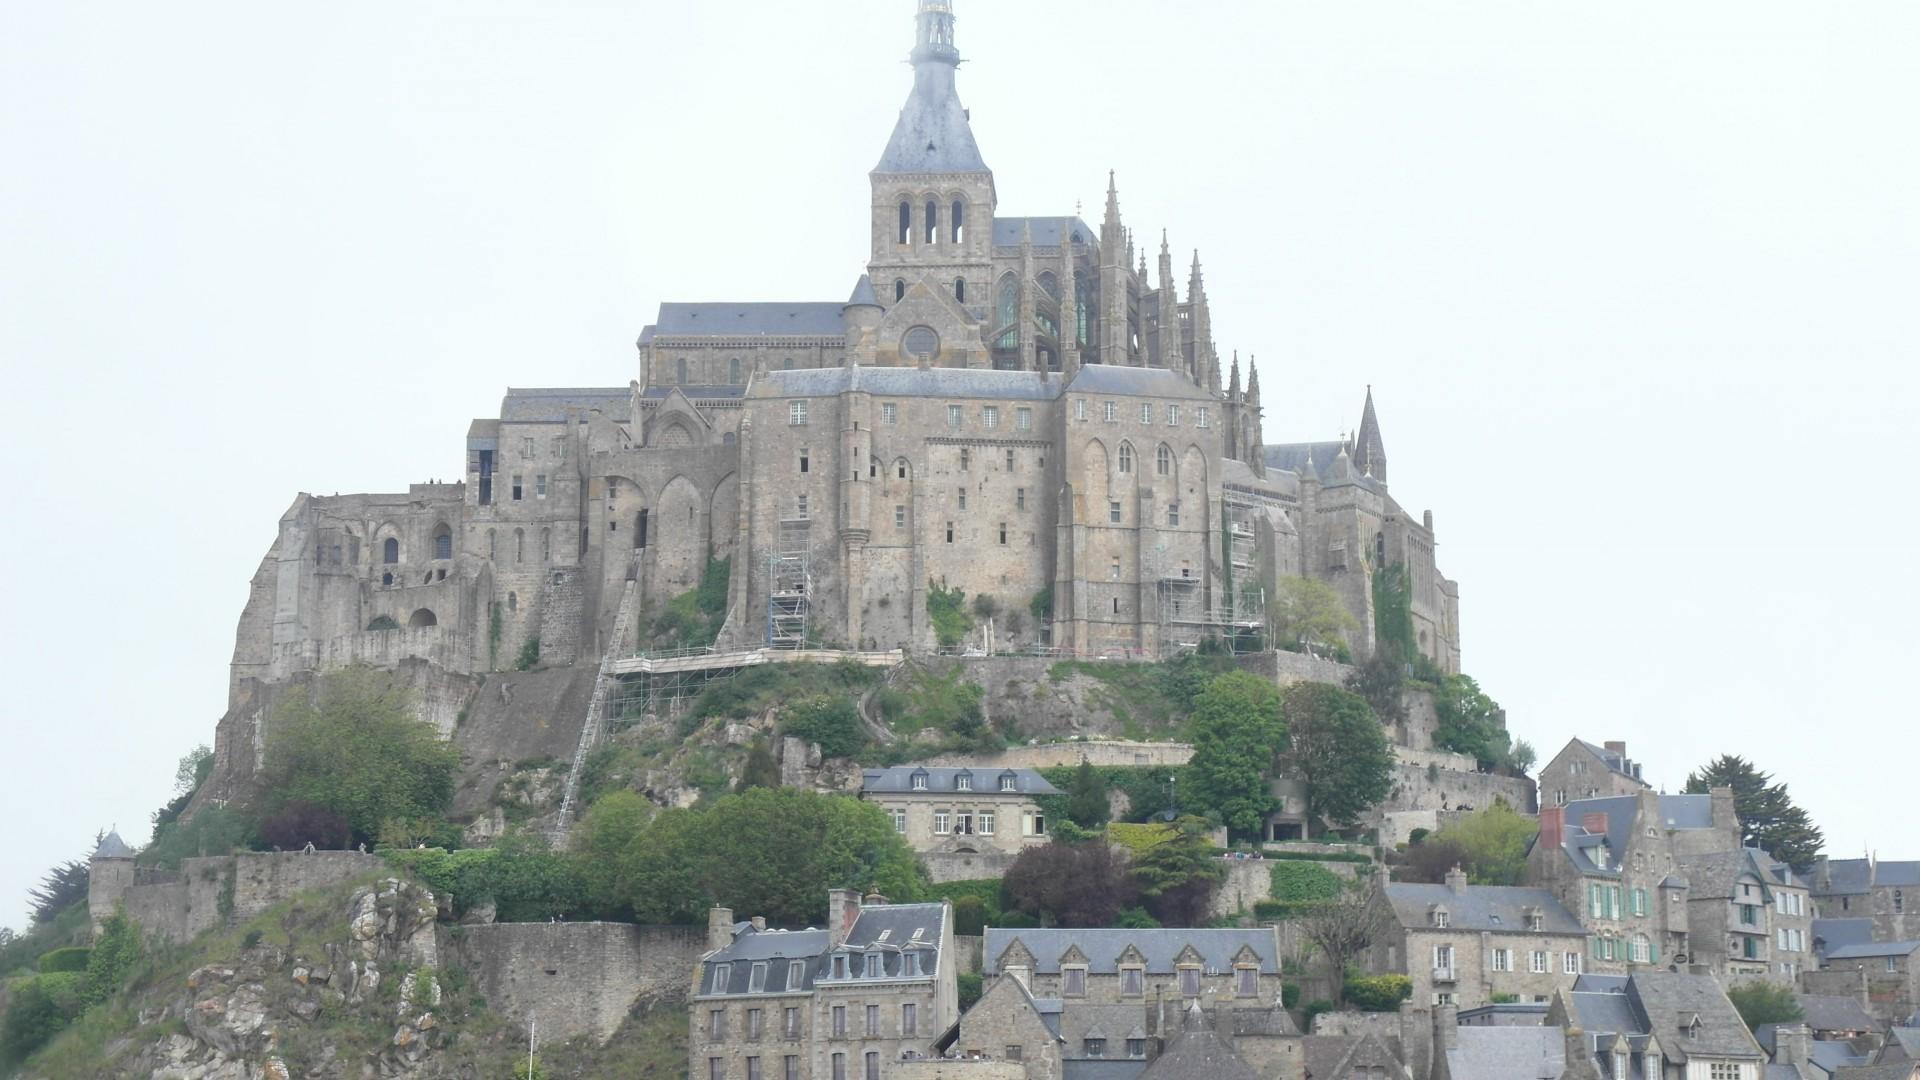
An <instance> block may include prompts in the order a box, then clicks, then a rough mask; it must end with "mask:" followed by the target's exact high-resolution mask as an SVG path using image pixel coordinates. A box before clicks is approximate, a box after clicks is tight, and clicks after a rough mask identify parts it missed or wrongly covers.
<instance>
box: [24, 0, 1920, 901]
mask: <svg viewBox="0 0 1920 1080" xmlns="http://www.w3.org/2000/svg"><path fill="white" fill-rule="evenodd" d="M912 8H913V4H912V0H835V2H833V3H814V4H797V3H791V2H788V3H769V2H759V0H752V2H745V0H736V2H733V3H728V4H684V3H675V4H667V3H657V2H637V0H625V2H618V3H616V2H612V0H600V2H589V0H576V2H570V3H544V4H527V3H520V4H508V3H498V2H484V0H458V2H454V0H437V2H435V0H411V2H409V3H405V4H396V3H391V2H382V3H374V2H366V0H359V2H338V3H331V4H324V5H315V4H286V3H276V4H265V3H259V2H257V0H240V2H233V3H226V4H216V3H205V2H177V3H169V4H154V3H147V2H125V3H107V2H92V0H62V2H58V3H35V2H31V0H0V147H4V150H3V151H0V155H3V158H4V165H0V357H3V358H4V360H5V365H6V375H7V379H6V386H5V391H4V394H0V409H4V417H3V419H4V427H3V428H0V430H4V432H5V436H4V437H5V442H6V447H7V450H8V453H7V455H6V456H7V459H8V463H9V465H10V466H11V468H10V469H9V475H11V477H12V480H11V484H12V486H13V492H14V494H13V497H12V498H11V499H10V500H9V502H8V504H7V505H8V506H9V511H8V513H7V515H6V521H7V527H6V528H5V529H0V557H3V558H4V565H5V566H6V567H7V570H8V576H7V584H6V593H5V602H4V605H0V620H4V635H5V638H4V642H3V643H0V665H4V671H3V672H0V674H4V683H3V684H0V685H3V686H4V692H5V695H6V698H5V704H4V706H3V707H4V709H5V712H4V714H3V715H4V716H5V721H4V723H5V736H6V738H5V742H4V744H3V745H4V748H5V756H4V761H5V769H6V776H5V781H4V782H3V783H0V923H8V922H11V923H15V924H18V923H19V922H20V921H21V920H22V918H23V916H22V915H21V912H22V910H23V909H22V907H21V903H22V900H23V895H24V891H25V889H26V888H27V886H28V885H29V884H30V882H31V881H32V880H33V879H35V878H36V877H37V876H38V875H39V874H40V873H41V872H42V871H43V870H44V869H45V868H46V867H47V866H48V865H50V864H51V863H54V862H56V861H58V860H61V859H64V858H70V857H74V856H77V855H80V854H82V853H83V852H84V851H86V850H87V849H88V846H89V843H90V840H91V838H92V836H93V834H94V832H95V830H97V829H100V828H104V827H107V826H111V825H115V824H117V825H118V826H119V827H120V829H121V831H122V832H123V833H124V834H125V835H126V837H127V839H128V840H130V841H132V842H134V843H136V844H137V843H142V842H144V841H145V840H146V838H147V835H148V816H149V814H150V813H151V812H152V810H153V809H154V808H155V807H157V806H159V805H161V804H162V803H163V802H165V801H166V799H167V798H168V796H169V794H170V791H169V788H170V785H171V782H172V777H173V765H174V761H175V760H176V759H177V758H178V757H179V756H180V755H181V754H182V753H184V752H186V751H187V750H188V749H190V748H191V747H193V746H194V745H195V744H196V743H202V742H211V741H212V738H213V728H214V721H215V720H216V718H218V716H219V715H220V713H221V712H222V710H223V709H224V707H225V701H226V684H227V663H228V661H229V659H230V657H231V652H232V646H233V632H234V626H235V622H236V619H237V618H238V616H239V614H240V609H241V605H242V603H243V602H244V601H245V598H246V592H247V582H248V579H249V577H250V576H251V575H252V574H253V572H254V569H255V568H256V566H257V565H258V563H259V560H260V558H261V557H262V555H264V554H265V552H266V550H267V547H268V545H269V544H270V543H271V542H272V540H273V538H274V532H275V522H276V520H277V519H278V517H279V515H280V514H281V513H282V512H283V511H284V510H285V509H286V507H287V506H288V504H289V503H290V502H291V501H292V500H293V498H294V496H295V494H296V493H298V492H301V491H310V492H316V493H327V494H331V493H333V492H336V491H338V492H348V491H403V490H405V486H406V484H407V483H408V482H410V481H421V480H426V479H430V478H448V479H452V478H458V477H459V476H460V474H461V470H462V458H463V449H462V448H463V437H464V434H465V431H466V425H467V422H468V420H469V419H470V418H472V417H476V416H490V415H497V409H498V404H499V399H500V396H501V393H502V391H503V390H504V389H505V388H506V387H507V386H510V385H512V386H621V385H625V384H626V383H627V382H628V380H630V379H632V378H633V377H635V375H636V372H637V367H636V360H635V353H634V348H633V344H632V343H633V340H634V338H635V337H636V336H637V335H638V333H639V331H640V328H641V327H642V326H643V325H645V324H646V323H647V322H648V321H650V319H651V316H652V313H653V311H654V310H655V305H657V304H658V303H659V302H661V301H663V300H815V299H822V300H837V299H841V298H844V297H845V296H846V295H847V293H848V292H849V290H850V289H851V287H852V285H853V282H854V279H855V278H856V277H857V276H858V275H859V273H860V272H861V269H862V262H863V260H864V257H865V252H866V245H867V235H866V228H867V226H866V220H867V205H868V203H867V200H868V189H867V178H866V172H867V170H868V169H870V168H871V167H872V166H873V164H874V162H875V161H876V160H877V159H878V157H879V154H880V151H881V149H882V147H883V146H884V145H885V142H886V139H887V135H888V133H889V131H890V130H891V126H892V123H893V120H894V116H895V114H896V112H897V110H898V109H899V106H900V103H901V102H902V101H903V100H904V98H905V96H906V93H907V89H908V86H909V84H910V79H909V69H908V68H906V67H905V66H904V65H903V64H902V60H903V58H904V56H905V54H906V51H907V49H908V48H909V47H910V45H911V39H912V25H911V14H912ZM957 8H958V13H959V16H960V18H959V23H958V38H959V45H960V48H961V50H962V52H963V53H964V55H965V56H966V57H967V59H968V62H967V64H966V66H965V67H964V68H963V69H962V72H961V76H960V90H961V94H962V96H963V98H964V100H965V101H966V103H967V104H968V105H969V106H970V107H971V108H972V111H973V123H974V131H975V133H976V135H977V137H978V139H979V142H980V146H981V149H982V152H983V153H984V154H985V156H986V159H987V161H988V164H990V165H991V166H992V167H993V168H994V170H995V176H996V183H997V186H998V189H999V195H1000V209H1001V211H1002V212H1003V213H1006V214H1010V215H1019V214H1061V213H1071V212H1072V211H1073V210H1074V208H1075V207H1076V206H1084V207H1085V213H1086V215H1087V216H1088V217H1089V218H1090V219H1091V220H1094V221H1096V222H1097V220H1098V214H1099V213H1100V210H1101V205H1102V199H1103V196H1104V192H1105V189H1106V179H1107V170H1108V169H1109V168H1112V169H1116V170H1118V173H1119V185H1120V193H1121V200H1122V210H1123V212H1124V214H1125V216H1126V221H1127V223H1128V224H1129V225H1130V226H1132V227H1133V228H1135V229H1137V230H1138V231H1139V234H1140V236H1141V237H1142V238H1143V240H1144V239H1146V238H1149V237H1151V238H1152V239H1153V240H1155V241H1157V239H1158V237H1159V235H1160V230H1161V229H1162V228H1163V227H1164V228H1167V229H1169V230H1170V231H1171V235H1172V238H1173V244H1174V246H1175V248H1176V249H1177V250H1178V252H1179V253H1180V263H1181V265H1183V266H1184V265H1185V263H1186V261H1187V259H1188V258H1190V257H1191V253H1192V250H1193V249H1194V248H1196V247H1198V248H1199V249H1200V250H1201V257H1202V259H1203V260H1204V263H1205V268H1206V277H1207V288H1208V293H1209V295H1210V296H1211V298H1212V302H1213V325H1214V329H1215V333H1216V335H1217V338H1218V342H1219V345H1220V347H1221V348H1222V349H1223V350H1234V349H1237V350H1239V352H1240V354H1241V356H1242V359H1243V360H1244V359H1245V358H1246V357H1248V356H1250V355H1254V354H1257V355H1258V356H1259V363H1260V371H1261V382H1262V391H1263V395H1264V399H1265V404H1266V409H1267V415H1266V428H1265V430H1266V438H1267V441H1268V442H1283V441H1294V440H1304V439H1309V438H1332V437H1338V436H1340V435H1341V434H1343V433H1344V432H1346V431H1348V430H1349V429H1350V428H1352V427H1353V426H1354V425H1355V423H1356V422H1357V420H1358V416H1359V409H1360V404H1361V399H1362V395H1363V393H1364V390H1365V387H1366V386H1367V385H1368V384H1369V383H1371V384H1372V385H1373V387H1374V391H1375V395H1376V399H1377V401H1378V405H1379V410H1380V417H1381V423H1382V425H1383V430H1384V433H1385V440H1386V446H1387V451H1388V455H1389V457H1390V459H1391V463H1392V464H1391V475H1392V480H1393V491H1394V493H1395V495H1396V497H1397V498H1398V499H1399V500H1400V502H1401V503H1402V504H1404V505H1405V506H1407V507H1408V508H1409V509H1410V510H1413V511H1414V512H1416V513H1417V512H1419V511H1420V510H1422V509H1426V508H1431V509H1432V510H1433V512H1434V518H1435V527H1436V529H1437V530H1438V538H1439V541H1440V551H1439V557H1440V560H1441V564H1442V567H1443V569H1444V570H1445V572H1446V573H1447V574H1448V575H1449V576H1451V577H1453V578H1455V579H1457V580H1458V581H1459V583H1460V595H1461V609H1462V632H1463V635H1464V639H1465V667H1466V670H1467V671H1468V672H1469V673H1471V674H1473V675H1474V676H1475V677H1477V678H1478V679H1479V680H1480V681H1481V683H1482V684H1483V685H1484V686H1485V688H1486V689H1487V690H1488V691H1489V692H1490V693H1492V694H1493V696H1494V697H1496V698H1497V699H1499V700H1500V701H1501V702H1502V703H1503V704H1504V705H1506V707H1507V708H1508V710H1509V717H1510V723H1511V726H1512V728H1513V730H1514V731H1515V733H1516V734H1517V735H1519V736H1521V737H1524V738H1526V739H1528V740H1530V741H1531V742H1532V743H1533V744H1534V745H1535V746H1536V747H1538V748H1539V749H1540V751H1541V754H1542V758H1543V759H1544V758H1546V757H1548V756H1551V754H1552V753H1553V752H1554V751H1555V750H1557V749H1558V748H1559V747H1560V746H1562V745H1564V744H1565V742H1566V741H1567V739H1568V738H1569V737H1571V736H1574V735H1579V736H1582V737H1585V738H1587V739H1590V740H1594V741H1600V740H1603V739H1618V738H1624V739H1626V740H1627V741H1628V743H1629V744H1630V751H1631V752H1632V753H1633V754H1634V756H1636V757H1639V758H1641V759H1643V760H1644V761H1645V762H1646V767H1647V776H1648V777H1649V779H1651V780H1652V781H1653V782H1655V783H1656V784H1660V785H1665V786H1668V787H1669V788H1677V787H1678V786H1679V785H1680V784H1681V783H1683V782H1684V780H1685V778H1686V774H1687V772H1688V770H1689V769H1691V768H1693V767H1696V766H1697V765H1699V764H1700V763H1702V762H1704V761H1705V760H1706V759H1708V758H1709V757H1711V756H1713V755H1715V754H1717V753H1721V752H1737V753H1742V754H1746V755H1748V756H1750V757H1752V758H1754V759H1756V760H1757V761H1759V762H1760V764H1761V765H1762V766H1763V767H1765V768H1768V769H1771V770H1773V771H1774V772H1776V773H1777V774H1778V775H1779V776H1780V777H1782V778H1783V779H1785V780H1786V781H1788V782H1789V783H1790V784H1791V786H1792V792H1793V794H1794V795H1795V797H1796V798H1797V799H1798V800H1799V801H1800V802H1801V803H1802V804H1803V805H1805V806H1806V807H1807V808H1808V809H1809V810H1810V811H1811V812H1812V813H1813V815H1814V817H1815V819H1816V820H1817V821H1819V822H1820V823H1821V824H1822V825H1823V826H1825V828H1826V830H1827V836H1828V841H1829V845H1830V848H1831V849H1832V850H1833V851H1834V852H1835V853H1837V854H1841V855H1858V854H1860V853H1861V852H1862V851H1863V850H1866V849H1878V850H1879V851H1880V852H1881V853H1882V854H1883V855H1886V856H1888V857H1899V856H1903V855H1904V856H1908V857H1920V839H1916V838H1915V837H1914V835H1913V833H1912V831H1911V829H1910V828H1907V827H1906V826H1908V825H1909V824H1910V818H1911V815H1910V814H1899V813H1890V812H1889V811H1892V810H1894V809H1895V808H1896V807H1910V806H1911V805H1912V799H1911V790H1910V787H1909V786H1908V785H1910V784H1911V776H1912V763H1913V761H1914V760H1915V751H1916V749H1920V735H1917V734H1916V727H1915V707H1914V705H1913V703H1912V702H1913V688H1912V685H1911V682H1910V679H1909V677H1908V676H1909V673H1910V672H1911V671H1912V670H1913V654H1914V651H1915V644H1916V642H1915V637H1916V632H1915V629H1914V627H1915V625H1916V622H1915V617H1914V616H1915V608H1916V604H1917V603H1920V585H1916V575H1915V572H1914V569H1913V564H1914V562H1915V550H1914V549H1915V539H1914V537H1915V534H1916V526H1917V525H1920V523H1917V522H1916V520H1915V516H1916V515H1915V512H1914V509H1913V502H1912V498H1911V496H1910V494H1909V493H1908V492H1907V491H1906V490H1905V489H1904V487H1903V485H1902V482H1901V481H1900V479H1899V478H1900V477H1902V476H1910V475H1911V466H1912V464H1913V461H1912V458H1913V453H1912V450H1911V446H1912V442H1911V437H1910V436H1911V432H1910V428H1909V425H1911V424H1913V423H1914V417H1913V411H1914V404H1915V390H1916V381H1920V377H1916V375H1915V371H1914V365H1915V362H1916V359H1917V358H1920V348H1917V347H1916V346H1920V304H1917V303H1916V302H1915V301H1916V297H1920V219H1917V218H1916V211H1915V201H1916V194H1917V193H1920V135H1917V133H1920V122H1916V119H1915V114H1914V109H1915V105H1916V103H1917V102H1920V66H1916V65H1915V64H1914V62H1913V44H1914V42H1915V41H1916V40H1920V5H1916V4H1913V3H1911V2H1910V0H1880V2H1874V0H1857V2H1851V3H1845V4H1838V3H1834V4H1809V3H1805V2H1799V0H1796V2H1791V3H1778V2H1754V0H1739V2H1724V3H1722V2H1701V0H1689V2H1687V3H1678V4H1677V3H1673V2H1672V0H1658V2H1646V3H1623V2H1610V3H1605V4H1596V3H1565V2H1542V0H1512V2H1490V0H1477V2H1474V3H1470V4H1468V3H1431V2H1417V3H1416V2H1398V0H1394V2H1374V3H1349V2H1321V3H1312V4H1304V3H1299V2H1294V0H1278V2H1275V0H1258V2H1255V0H1229V2H1223V0H1208V2H1207V3H1205V4H1194V3H1180V4H1176V3H1172V2H1170V0H1153V2H1148V0H1102V2H1099V3H1093V2H1081V0H1074V2H1066V0H1049V2H1046V3H1036V2H1032V0H1025V2H1015V0H957ZM1202 11H1204V12H1205V13H1206V15H1205V17H1204V18H1202V17H1198V16H1197V15H1196V13H1197V12H1202ZM1155 250H1156V251H1157V248H1156V249H1155ZM1182 276H1183V281H1184V275H1182Z"/></svg>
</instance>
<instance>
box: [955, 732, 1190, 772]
mask: <svg viewBox="0 0 1920 1080" xmlns="http://www.w3.org/2000/svg"><path fill="white" fill-rule="evenodd" d="M1192 757H1193V745H1192V744H1191V743H1180V742H1134V741H1132V740H1130V739H1086V740H1082V741H1073V742H1052V743H1040V744H1039V745H1036V746H1010V747H1008V748H1007V749H1005V750H1002V751H1000V752H999V753H996V754H940V755H937V756H935V757H931V758H927V759H926V760H925V761H924V762H923V764H927V765H953V766H958V765H967V766H972V767H973V768H976V769H1051V768H1059V767H1061V766H1072V765H1078V764H1080V762H1081V761H1082V760H1083V759H1084V760H1086V761H1089V762H1092V763H1093V764H1094V765H1098V766H1102V767H1110V766H1147V767H1155V766H1175V765H1185V764H1186V763H1187V762H1188V761H1189V760H1191V759H1192Z"/></svg>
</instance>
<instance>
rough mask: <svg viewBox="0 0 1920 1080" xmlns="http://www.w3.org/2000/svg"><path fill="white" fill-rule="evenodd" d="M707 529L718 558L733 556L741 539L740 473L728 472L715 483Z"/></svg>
mask: <svg viewBox="0 0 1920 1080" xmlns="http://www.w3.org/2000/svg"><path fill="white" fill-rule="evenodd" d="M707 531H708V533H709V535H710V536H711V537H712V545H711V546H712V554H713V557H714V558H716V559H731V558H733V551H734V547H735V545H736V544H737V542H738V541H739V539H740V475H739V474H738V473H728V474H727V475H725V476H723V477H721V478H720V482H719V483H717V484H715V485H713V499H712V501H711V503H710V504H709V508H708V510H707Z"/></svg>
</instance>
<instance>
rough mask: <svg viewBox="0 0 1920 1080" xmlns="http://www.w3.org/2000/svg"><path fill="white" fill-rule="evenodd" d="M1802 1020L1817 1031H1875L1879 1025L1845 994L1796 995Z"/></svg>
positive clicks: (1857, 1002)
mask: <svg viewBox="0 0 1920 1080" xmlns="http://www.w3.org/2000/svg"><path fill="white" fill-rule="evenodd" d="M1794 1000H1795V1001H1797V1002H1799V1003H1800V1018H1801V1020H1802V1022H1804V1023H1805V1024H1806V1025H1807V1026H1808V1027H1810V1028H1812V1029H1813V1030H1815V1031H1873V1030H1874V1029H1876V1028H1877V1027H1879V1025H1878V1024H1876V1023H1875V1022H1874V1019H1873V1017H1871V1016H1869V1015H1867V1010H1865V1009H1863V1008H1861V1007H1860V1002H1859V1001H1858V1000H1857V999H1854V998H1851V997H1847V996H1845V995H1843V994H1795V995H1794Z"/></svg>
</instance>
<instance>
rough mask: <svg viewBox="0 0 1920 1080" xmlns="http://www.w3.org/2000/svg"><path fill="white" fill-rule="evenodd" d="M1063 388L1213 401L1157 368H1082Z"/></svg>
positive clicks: (1177, 375)
mask: <svg viewBox="0 0 1920 1080" xmlns="http://www.w3.org/2000/svg"><path fill="white" fill-rule="evenodd" d="M1028 377H1029V378H1031V377H1032V376H1028ZM1067 389H1068V390H1069V391H1072V392H1074V393H1082V394H1127V395H1131V396H1133V397H1184V398H1205V399H1207V400H1209V401H1211V400H1212V399H1213V395H1212V394H1211V393H1210V392H1208V391H1206V390H1203V389H1201V388H1200V387H1198V386H1195V385H1194V384H1193V381H1192V380H1190V379H1188V378H1187V377H1186V376H1185V375H1182V374H1181V373H1179V372H1177V371H1169V370H1168V369H1166V368H1157V367H1124V366H1121V365H1119V364H1086V365H1083V366H1082V367H1081V368H1080V370H1079V371H1078V372H1077V373H1076V374H1075V375H1074V377H1073V381H1072V382H1070V383H1068V384H1067Z"/></svg>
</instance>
